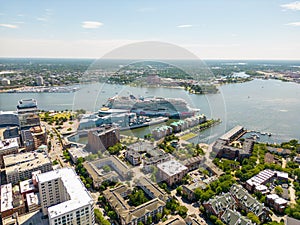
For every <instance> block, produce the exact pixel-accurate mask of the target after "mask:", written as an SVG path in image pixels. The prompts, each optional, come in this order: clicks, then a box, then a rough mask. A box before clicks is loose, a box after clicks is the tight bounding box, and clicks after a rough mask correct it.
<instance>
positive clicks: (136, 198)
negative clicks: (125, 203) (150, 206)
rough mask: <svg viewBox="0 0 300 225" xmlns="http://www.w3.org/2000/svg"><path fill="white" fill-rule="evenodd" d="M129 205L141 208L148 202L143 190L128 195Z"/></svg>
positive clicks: (136, 190)
mask: <svg viewBox="0 0 300 225" xmlns="http://www.w3.org/2000/svg"><path fill="white" fill-rule="evenodd" d="M128 197H129V204H130V205H133V206H139V205H141V204H143V203H145V202H147V201H148V199H147V197H146V196H145V193H144V192H143V191H142V190H138V189H134V190H133V191H132V193H131V194H129V195H128Z"/></svg>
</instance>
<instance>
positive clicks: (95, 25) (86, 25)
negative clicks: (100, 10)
mask: <svg viewBox="0 0 300 225" xmlns="http://www.w3.org/2000/svg"><path fill="white" fill-rule="evenodd" d="M81 26H82V27H83V28H85V29H97V28H99V27H101V26H103V23H101V22H98V21H84V22H82V25H81Z"/></svg>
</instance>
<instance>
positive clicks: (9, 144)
mask: <svg viewBox="0 0 300 225" xmlns="http://www.w3.org/2000/svg"><path fill="white" fill-rule="evenodd" d="M18 147H19V144H18V139H17V138H9V139H6V140H5V141H0V151H1V150H6V149H10V148H18Z"/></svg>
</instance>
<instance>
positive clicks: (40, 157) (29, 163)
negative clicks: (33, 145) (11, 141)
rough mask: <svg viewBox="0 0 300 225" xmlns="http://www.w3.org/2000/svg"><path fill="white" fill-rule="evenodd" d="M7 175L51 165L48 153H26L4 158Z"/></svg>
mask: <svg viewBox="0 0 300 225" xmlns="http://www.w3.org/2000/svg"><path fill="white" fill-rule="evenodd" d="M3 160H4V165H5V170H6V174H9V173H13V172H15V171H16V170H17V171H25V170H29V169H31V168H36V167H39V166H41V165H44V164H49V163H50V164H51V161H50V159H49V157H48V155H47V153H46V152H26V153H19V154H11V155H6V156H4V157H3Z"/></svg>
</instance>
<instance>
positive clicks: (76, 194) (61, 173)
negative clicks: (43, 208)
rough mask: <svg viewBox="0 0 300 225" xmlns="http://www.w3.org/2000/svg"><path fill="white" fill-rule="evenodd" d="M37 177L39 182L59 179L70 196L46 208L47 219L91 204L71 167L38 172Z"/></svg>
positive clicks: (90, 198)
mask: <svg viewBox="0 0 300 225" xmlns="http://www.w3.org/2000/svg"><path fill="white" fill-rule="evenodd" d="M37 179H38V181H39V182H41V183H44V182H48V181H51V180H54V179H60V180H61V181H62V183H63V185H64V187H65V189H66V191H67V193H68V194H69V196H70V200H68V201H65V202H62V203H59V204H57V205H54V206H51V207H49V208H48V216H49V219H52V218H55V217H58V216H60V215H62V214H65V213H67V212H70V211H73V210H75V209H77V208H80V207H84V206H86V205H91V204H93V198H92V197H91V195H90V193H89V192H88V191H87V189H86V188H85V186H84V185H83V183H82V182H81V180H80V178H79V177H78V176H77V174H76V172H75V171H74V169H72V168H62V169H59V170H53V171H49V172H47V173H42V174H38V175H37Z"/></svg>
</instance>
